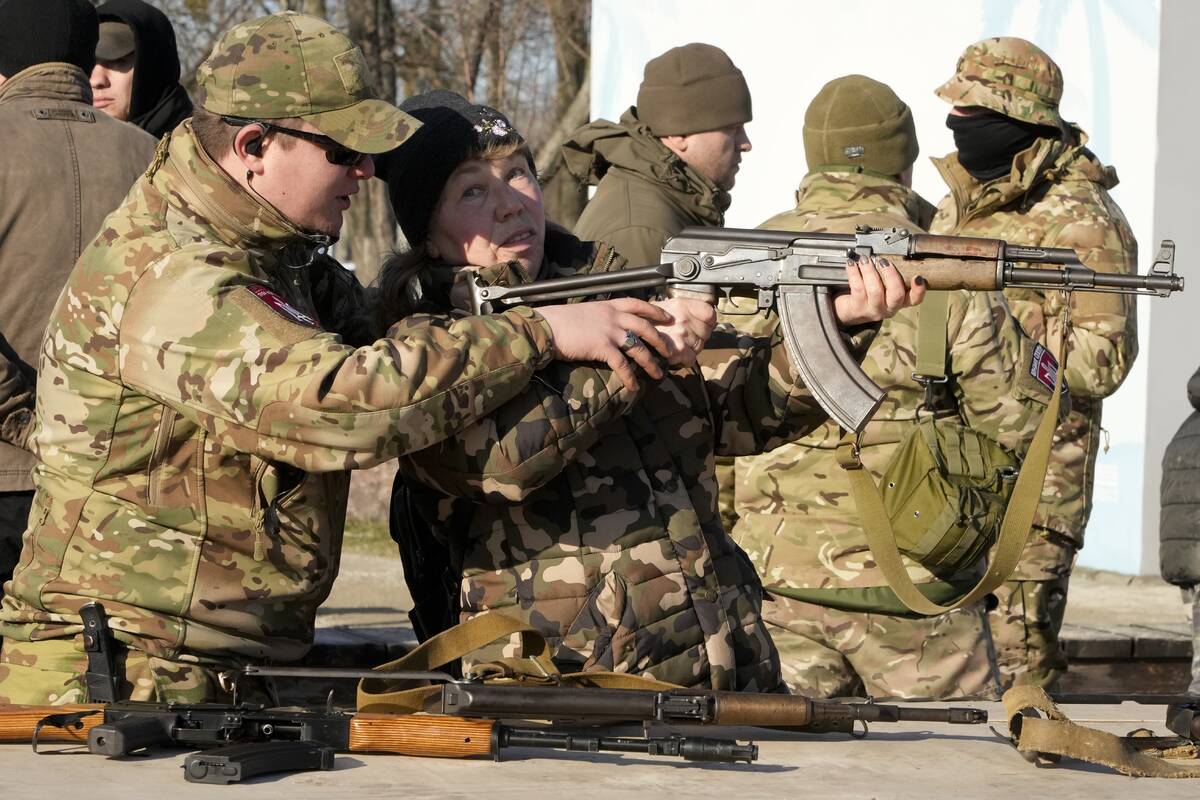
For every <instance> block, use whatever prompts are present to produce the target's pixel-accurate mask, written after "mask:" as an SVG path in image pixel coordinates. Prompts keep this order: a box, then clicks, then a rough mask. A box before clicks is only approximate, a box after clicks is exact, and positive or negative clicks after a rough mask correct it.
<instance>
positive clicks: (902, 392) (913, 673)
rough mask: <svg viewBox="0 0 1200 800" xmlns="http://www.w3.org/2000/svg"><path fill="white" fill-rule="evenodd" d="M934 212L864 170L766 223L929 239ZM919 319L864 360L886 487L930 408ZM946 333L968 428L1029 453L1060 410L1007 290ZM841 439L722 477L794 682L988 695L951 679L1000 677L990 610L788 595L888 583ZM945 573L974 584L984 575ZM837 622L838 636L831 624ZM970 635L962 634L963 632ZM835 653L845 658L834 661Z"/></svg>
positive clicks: (819, 181)
mask: <svg viewBox="0 0 1200 800" xmlns="http://www.w3.org/2000/svg"><path fill="white" fill-rule="evenodd" d="M931 212H932V206H930V205H929V204H928V203H926V202H924V201H923V200H922V199H921V198H920V197H919V196H918V195H917V194H916V193H915V192H913V191H912V190H911V189H908V188H906V187H904V186H902V185H900V184H898V183H896V182H895V181H893V180H891V179H888V178H884V177H880V176H875V175H871V174H867V173H862V172H857V171H853V170H844V171H839V170H823V171H821V172H815V173H811V174H809V175H808V176H807V177H806V178H805V179H804V181H803V183H801V185H800V189H799V191H798V192H797V204H796V207H795V208H794V209H793V210H791V211H788V212H785V213H783V214H779V215H776V216H775V217H772V218H771V219H770V220H768V221H767V222H766V223H765V224H764V225H763V227H766V228H774V229H781V230H795V231H801V232H810V231H811V232H820V231H831V232H843V233H844V232H848V231H852V230H854V228H855V227H856V226H858V225H862V224H869V225H874V226H877V227H893V226H895V227H902V228H908V229H910V230H919V229H920V227H921V226H920V223H921V222H923V221H925V220H928V219H929V216H930V215H931ZM919 314H920V307H917V308H910V309H904V310H902V311H901V312H900V313H898V314H897V315H896V316H895V317H893V318H892V319H890V320H886V321H884V323H883V324H882V325H881V326H880V329H879V333H878V334H877V335H876V337H875V340H874V341H873V342H872V344H871V347H870V349H869V350H868V351H867V356H866V358H865V359H864V360H863V368H864V370H866V372H867V374H868V375H869V376H870V377H871V379H872V380H874V381H875V382H876V383H877V384H878V385H880V386H881V387H883V388H884V389H886V390H887V398H886V399H885V400H884V402H883V405H882V406H881V407H880V409H879V411H878V412H876V414H875V416H874V418H873V419H872V420H871V421H870V422H869V423H868V425H867V427H866V429H865V430H864V432H863V435H862V437H861V442H862V448H861V452H862V460H863V463H864V464H865V465H866V467H867V468H868V469H870V470H871V472H872V474H873V476H874V478H875V480H877V481H878V480H879V476H880V473H881V472H882V470H883V469H884V468H885V467H886V466H887V464H888V463H889V461H890V460H891V457H892V454H893V453H894V452H895V450H896V446H897V445H898V444H899V443H900V442H901V441H902V440H903V439H904V437H905V435H906V434H907V432H908V431H909V430H910V429H911V427H912V426H913V424H914V422H915V421H916V419H917V414H918V407H919V406H920V405H921V403H922V401H923V399H924V390H923V389H922V388H921V387H920V385H918V384H917V383H916V382H915V381H913V379H912V373H913V372H914V371H915V369H916V352H915V349H916V334H917V321H918V319H919ZM947 328H948V330H947V341H948V352H949V364H948V372H949V373H951V374H953V376H954V381H953V384H952V385H953V387H954V396H953V398H952V400H953V403H954V405H956V407H957V411H958V415H959V417H960V419H961V420H962V421H963V422H964V423H965V424H966V425H968V426H970V427H972V428H975V429H976V430H978V431H980V432H982V433H986V434H988V435H990V436H993V437H995V438H996V439H997V440H998V441H999V442H1000V444H1001V445H1002V446H1004V447H1006V448H1007V449H1009V450H1011V451H1013V452H1014V453H1018V454H1020V453H1022V452H1024V450H1025V448H1027V447H1028V445H1029V443H1030V441H1031V440H1032V438H1033V434H1034V431H1035V429H1036V427H1037V424H1038V422H1039V421H1040V420H1041V415H1042V413H1043V411H1044V408H1045V403H1046V402H1047V401H1048V400H1049V391H1048V390H1047V388H1046V387H1044V386H1042V385H1041V384H1040V383H1038V382H1037V381H1035V380H1034V379H1033V378H1032V377H1031V376H1030V375H1029V370H1028V366H1029V362H1030V360H1031V359H1032V349H1033V343H1032V341H1031V340H1030V339H1029V338H1028V337H1027V336H1025V335H1024V334H1023V333H1022V331H1021V330H1020V326H1018V325H1017V324H1016V322H1015V320H1014V319H1013V318H1012V316H1011V315H1010V314H1009V313H1008V309H1007V307H1006V306H1005V304H1004V300H1003V298H1002V297H1001V296H1000V295H999V294H992V293H984V292H955V293H953V294H952V295H951V297H950V301H949V314H948V323H947ZM923 413H928V412H923ZM841 435H842V431H841V430H840V429H839V428H838V427H837V426H836V425H835V424H834V423H832V422H828V423H826V424H825V425H823V426H822V427H821V428H819V429H818V430H817V431H816V432H814V433H813V434H810V435H809V436H806V437H804V438H803V439H799V440H797V441H796V442H795V443H791V444H787V445H784V446H783V447H780V448H778V449H776V450H773V451H771V452H769V453H766V454H764V455H760V456H754V457H752V458H739V459H737V464H736V468H735V469H736V474H735V475H733V476H729V477H725V478H722V484H723V486H725V485H727V486H731V487H733V493H734V495H735V497H734V504H735V511H734V515H735V516H736V518H737V522H736V526H735V527H734V529H733V536H734V539H735V540H736V541H737V542H738V544H739V545H741V546H742V548H743V549H745V550H746V552H747V553H748V554H749V555H750V558H751V559H752V560H753V561H754V564H755V566H756V567H757V569H758V572H759V575H761V576H762V578H763V583H764V585H765V586H766V588H767V591H768V592H769V593H771V594H772V595H774V596H776V598H777V599H778V600H779V602H780V604H781V605H780V606H779V608H785V609H789V610H787V611H779V610H776V611H772V612H771V614H770V615H769V616H770V619H772V620H774V619H779V620H782V622H781V625H782V628H776V627H772V628H771V633H772V636H774V637H776V639H777V641H778V640H780V637H784V638H785V639H786V641H787V642H788V645H787V651H788V655H787V656H786V658H788V659H789V663H786V664H785V671H786V673H785V674H787V675H788V680H789V685H791V686H792V688H793V689H795V690H798V691H803V692H804V693H809V692H815V693H817V694H819V695H821V696H829V695H824V694H823V693H824V692H825V691H826V690H831V691H832V690H834V689H836V691H843V690H844V689H845V688H846V687H849V686H853V685H860V684H862V685H867V684H871V685H875V686H880V687H887V689H888V691H889V692H890V693H893V694H894V695H895V696H901V697H926V698H933V697H939V696H943V695H942V694H940V693H945V695H944V696H959V695H960V694H964V693H966V694H976V693H979V692H983V690H982V689H981V688H980V686H982V684H977V685H972V686H971V687H969V689H968V688H967V687H965V686H956V685H955V684H954V682H953V681H952V680H950V677H949V676H956V675H957V676H964V679H965V676H975V677H976V678H979V680H983V677H981V676H993V677H994V674H995V673H994V670H993V667H992V665H991V662H990V658H991V648H990V646H989V647H982V646H980V644H979V642H980V634H979V626H978V625H974V626H973V625H972V624H971V623H969V622H967V621H966V620H969V619H976V620H978V619H981V618H982V614H983V612H982V611H981V605H976V606H972V607H970V608H968V609H964V613H962V614H959V615H956V616H955V617H954V618H953V621H951V622H938V621H936V620H934V621H931V620H920V619H909V618H905V617H899V616H897V617H889V616H886V615H881V614H867V613H851V612H838V613H836V614H835V613H833V612H832V610H831V609H823V608H820V607H819V606H815V605H810V604H808V603H783V601H782V599H780V598H785V597H786V596H787V593H788V591H789V590H791V589H835V590H836V589H847V590H854V589H862V588H864V587H877V586H885V585H886V581H885V579H884V577H883V575H882V573H881V572H880V570H879V568H878V567H877V566H876V565H875V561H874V559H873V557H872V555H871V552H870V549H869V548H868V546H867V540H866V534H865V533H864V532H863V530H862V527H861V522H860V518H859V516H858V512H857V509H856V508H855V507H854V503H853V501H852V500H851V498H850V487H849V485H848V484H847V482H846V479H845V477H844V476H843V475H842V474H841V469H840V468H839V467H838V466H837V463H836V458H835V448H836V446H837V444H838V441H839V440H840V438H841ZM906 566H907V567H908V572H909V575H910V577H912V579H913V580H914V582H916V583H928V582H930V581H932V580H934V579H935V576H934V575H932V574H931V573H929V572H928V571H926V570H925V569H923V568H922V567H921V566H920V565H918V564H916V563H915V562H909V561H907V560H906ZM937 577H939V578H941V579H957V580H967V579H971V578H975V577H977V575H975V574H974V573H971V574H964V575H959V576H947V575H941V576H937ZM818 611H819V613H818ZM808 612H811V614H813V615H815V616H812V617H811V618H810V619H808V620H804V619H803V618H802V617H803V614H804V613H808ZM938 619H939V620H940V619H941V618H938ZM826 623H828V624H829V625H836V626H838V627H836V628H826V627H823V626H825V624H826ZM842 627H845V628H846V629H847V630H846V631H842V630H841V628H842ZM934 629H936V630H939V631H940V635H939V636H937V637H934V638H933V639H929V640H925V639H924V638H923V636H924V634H925V633H928V632H931V631H932V630H934ZM850 631H854V633H850ZM959 631H962V632H963V638H960V637H959V636H958V635H957V633H958V632H959ZM789 632H791V633H789ZM843 634H844V635H843ZM797 636H798V637H799V638H796V637H797ZM843 644H845V646H847V647H851V646H852V647H853V648H854V657H853V658H852V657H851V654H850V653H849V652H848V651H842V650H841V649H840V648H841V647H842V645H843ZM810 651H811V652H810ZM834 651H837V652H840V653H842V655H840V656H838V657H837V658H834V657H833V653H834ZM782 653H783V651H782V650H781V654H782ZM877 653H887V654H889V658H890V659H891V663H893V664H895V665H897V670H896V671H895V672H894V673H893V672H888V671H887V670H886V669H885V668H884V667H883V666H882V665H883V664H884V663H885V662H884V660H880V661H878V662H876V663H875V666H873V667H872V669H874V670H875V672H873V673H872V674H870V675H866V674H862V673H857V674H856V673H855V669H856V667H855V664H856V662H857V663H866V659H868V658H874V657H875V656H874V654H877ZM964 654H966V656H964ZM964 657H965V658H966V662H965V663H964ZM810 658H811V659H812V660H813V663H817V662H820V663H823V664H824V666H823V667H821V669H820V670H817V671H816V672H814V673H813V674H812V677H811V680H808V679H806V677H805V675H806V666H805V665H806V664H807V663H808V661H809V659H810ZM835 667H836V669H835ZM901 667H902V668H901ZM839 670H840V671H839ZM933 692H936V693H939V694H931V693H933Z"/></svg>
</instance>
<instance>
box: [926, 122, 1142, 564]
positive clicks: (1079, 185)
mask: <svg viewBox="0 0 1200 800" xmlns="http://www.w3.org/2000/svg"><path fill="white" fill-rule="evenodd" d="M1071 133H1072V137H1073V141H1074V142H1075V143H1074V144H1067V143H1064V142H1061V141H1057V140H1051V139H1039V140H1038V141H1037V142H1035V143H1034V144H1033V145H1031V146H1030V147H1029V149H1027V150H1025V151H1024V152H1022V153H1019V154H1018V155H1017V156H1016V157H1015V158H1014V160H1013V168H1012V172H1011V173H1010V174H1009V175H1008V176H1006V177H1001V178H997V179H995V180H993V181H989V182H988V183H984V184H981V183H979V182H978V181H976V180H975V179H974V178H973V177H971V175H970V174H969V173H968V172H967V171H966V170H965V169H964V168H963V167H962V165H961V164H959V163H958V159H957V157H956V156H955V154H953V153H952V154H950V155H949V156H947V157H945V158H942V159H934V164H935V165H936V166H937V168H938V170H939V171H940V172H941V173H942V178H943V179H944V180H945V181H946V184H947V186H949V187H950V193H949V194H948V195H947V196H946V197H945V198H944V199H943V200H942V202H941V204H940V205H939V206H938V211H937V215H936V216H935V217H934V220H933V224H932V225H931V227H930V229H931V231H932V232H933V233H946V234H961V235H963V236H985V237H993V238H997V239H1004V240H1006V241H1009V242H1012V243H1014V244H1019V245H1028V246H1034V247H1072V248H1074V249H1075V250H1076V251H1077V252H1078V253H1079V257H1080V259H1082V261H1083V262H1084V264H1086V265H1087V266H1089V267H1091V268H1092V269H1094V270H1096V271H1098V272H1109V273H1118V274H1126V273H1131V272H1134V271H1136V269H1137V242H1136V241H1135V240H1134V237H1133V232H1132V231H1131V230H1130V228H1129V223H1128V222H1127V221H1126V220H1125V215H1124V214H1123V213H1122V212H1121V209H1120V208H1119V207H1118V206H1117V204H1116V203H1115V202H1113V199H1112V198H1111V197H1110V196H1109V194H1108V190H1109V189H1111V188H1112V187H1114V186H1116V184H1117V175H1116V171H1115V170H1114V169H1113V168H1112V167H1105V166H1103V165H1102V164H1101V163H1100V162H1099V161H1098V160H1097V159H1096V157H1095V156H1094V155H1093V154H1092V152H1091V151H1090V150H1088V149H1087V147H1086V143H1087V137H1086V136H1085V135H1084V134H1083V132H1082V131H1080V130H1079V129H1078V128H1072V131H1071ZM1005 295H1006V297H1007V298H1008V303H1009V306H1010V307H1011V308H1012V312H1013V315H1014V316H1016V318H1017V320H1018V321H1019V322H1020V323H1021V327H1023V328H1024V329H1025V330H1026V331H1027V332H1028V333H1029V335H1030V336H1032V337H1033V338H1035V339H1037V340H1038V341H1040V342H1042V343H1043V344H1045V345H1046V346H1047V347H1049V348H1050V350H1051V351H1053V352H1057V351H1058V345H1059V342H1060V341H1061V340H1062V336H1063V329H1062V311H1063V301H1062V296H1061V294H1059V293H1058V292H1044V291H1038V290H1035V289H1008V290H1005ZM1068 315H1069V320H1070V327H1069V334H1068V337H1067V344H1068V348H1069V356H1068V358H1067V366H1066V372H1065V373H1064V379H1065V381H1066V383H1067V386H1068V388H1069V389H1070V391H1071V414H1070V416H1069V417H1068V418H1067V419H1066V421H1065V422H1063V423H1062V424H1061V425H1060V426H1059V427H1058V430H1057V431H1056V433H1055V439H1054V447H1053V449H1052V450H1051V453H1050V468H1049V470H1048V472H1047V475H1046V487H1045V490H1044V491H1043V493H1042V502H1041V506H1040V507H1039V508H1038V512H1037V516H1036V517H1035V519H1034V523H1035V525H1038V526H1040V527H1042V528H1044V529H1048V530H1049V531H1050V532H1052V533H1054V534H1057V536H1059V537H1061V540H1062V543H1063V544H1067V545H1070V546H1071V548H1072V549H1073V548H1076V547H1081V546H1082V545H1083V533H1084V528H1086V527H1087V521H1088V516H1089V514H1090V513H1091V504H1092V501H1091V497H1092V481H1093V478H1094V474H1093V473H1094V469H1095V464H1096V454H1097V450H1098V447H1099V439H1100V413H1101V402H1100V401H1101V399H1102V398H1104V397H1107V396H1109V395H1110V394H1112V393H1113V392H1115V391H1116V390H1117V388H1118V387H1119V386H1120V385H1121V382H1122V381H1124V380H1125V376H1126V375H1128V374H1129V370H1130V368H1131V367H1132V366H1133V361H1134V358H1135V357H1136V356H1137V349H1138V345H1137V316H1136V303H1135V298H1133V297H1132V296H1128V295H1118V294H1102V293H1099V292H1076V293H1074V294H1073V295H1072V297H1071V306H1070V308H1069V309H1068ZM1051 561H1054V559H1053V558H1051ZM1030 564H1032V565H1033V566H1030V567H1029V568H1030V569H1032V570H1033V571H1032V572H1030V573H1028V574H1026V572H1025V570H1026V565H1030ZM1026 565H1023V566H1022V569H1021V571H1019V572H1018V574H1017V577H1018V578H1019V579H1030V580H1037V579H1039V578H1047V577H1054V575H1055V570H1057V569H1058V568H1059V565H1056V564H1053V563H1050V564H1047V566H1048V568H1049V569H1050V572H1047V573H1046V574H1042V572H1041V570H1040V568H1038V567H1037V566H1036V564H1035V562H1029V561H1028V560H1027V561H1026Z"/></svg>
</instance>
